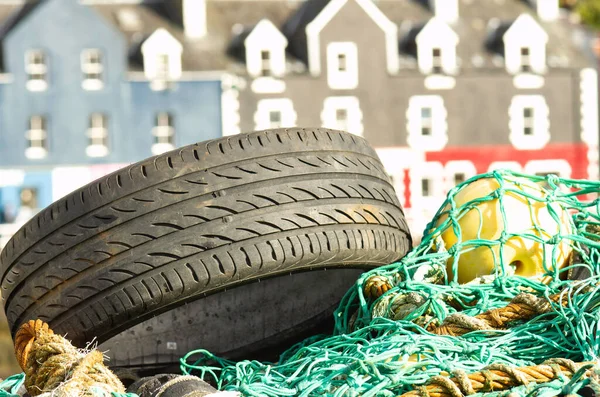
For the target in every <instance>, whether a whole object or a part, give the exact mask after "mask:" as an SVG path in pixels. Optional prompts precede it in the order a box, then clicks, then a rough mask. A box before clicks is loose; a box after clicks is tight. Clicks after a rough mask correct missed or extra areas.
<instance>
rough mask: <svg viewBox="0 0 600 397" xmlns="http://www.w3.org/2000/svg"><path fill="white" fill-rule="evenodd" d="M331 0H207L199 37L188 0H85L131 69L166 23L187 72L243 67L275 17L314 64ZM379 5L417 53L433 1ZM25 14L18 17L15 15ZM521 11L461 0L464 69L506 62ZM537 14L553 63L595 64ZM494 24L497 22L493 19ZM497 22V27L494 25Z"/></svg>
mask: <svg viewBox="0 0 600 397" xmlns="http://www.w3.org/2000/svg"><path fill="white" fill-rule="evenodd" d="M73 1H77V0H73ZM330 1H335V0H227V1H223V0H206V3H207V16H208V18H207V24H208V26H207V31H208V33H207V35H206V36H205V37H204V38H201V39H194V40H190V39H188V38H186V37H185V34H184V30H183V25H182V12H181V11H182V8H181V7H182V0H143V1H141V2H139V3H136V2H131V1H125V0H124V1H123V2H122V3H118V2H117V0H115V1H111V2H106V1H102V0H84V4H89V7H92V8H93V9H94V10H95V11H97V12H98V13H99V14H101V15H102V16H103V17H105V18H106V19H107V20H108V21H109V22H111V24H112V25H113V26H114V27H115V29H117V30H119V31H120V32H121V34H122V35H123V36H124V37H125V38H126V41H127V43H128V46H129V53H130V58H129V59H130V69H131V70H141V68H142V62H141V45H142V43H143V42H144V40H146V39H147V38H148V37H149V36H150V35H151V34H152V33H153V32H155V31H156V30H157V29H159V28H162V29H165V30H166V31H168V32H169V34H171V35H172V36H173V37H174V38H175V39H177V40H178V41H179V42H180V43H182V45H183V54H182V67H183V70H184V71H215V70H231V69H232V68H233V69H235V68H237V67H239V66H240V65H239V63H240V62H244V56H245V50H244V40H245V39H246V38H247V36H248V35H249V34H250V33H251V32H252V29H253V28H254V26H256V25H257V24H258V23H259V22H260V21H261V20H262V19H268V20H269V21H271V22H272V23H273V24H274V25H275V26H276V27H278V28H280V30H281V32H282V33H283V34H284V35H285V37H286V38H287V40H288V46H287V53H288V55H289V56H290V57H289V59H288V61H292V62H297V60H300V62H302V63H304V64H305V65H308V45H307V38H306V26H307V25H308V24H310V23H311V22H312V21H314V20H315V18H317V17H318V15H319V14H320V13H321V12H322V11H323V9H324V8H325V7H326V6H327V5H328V4H329V3H330ZM352 1H355V0H352ZM36 3H37V1H34V2H29V3H28V4H27V5H26V6H25V7H24V8H23V9H21V6H19V5H16V6H15V5H14V4H13V5H11V6H8V5H3V4H2V3H1V2H0V32H3V33H4V34H5V33H6V32H7V31H10V30H11V29H12V27H14V26H16V24H18V23H19V22H20V21H21V20H22V19H23V18H24V17H25V16H26V15H28V13H29V12H31V10H33V9H34V8H35V4H36ZM11 4H12V3H11ZM374 4H375V5H374V6H376V7H377V8H378V9H379V10H380V11H381V14H382V15H385V17H386V18H387V19H389V20H391V21H392V22H393V23H394V24H395V25H396V26H398V28H399V29H398V40H397V42H396V43H395V47H396V48H397V49H398V51H399V53H400V57H401V59H403V58H402V57H405V58H406V59H407V60H409V58H412V57H414V54H416V51H415V48H414V45H415V39H416V37H417V34H419V32H421V30H422V29H423V27H424V26H425V25H427V22H428V21H429V20H430V19H431V18H432V17H433V13H432V11H431V9H430V8H429V7H428V5H427V1H426V0H377V1H376V2H375V3H374ZM19 10H21V11H19ZM121 10H127V11H129V12H130V15H131V13H133V15H135V16H136V17H135V18H134V19H137V20H138V21H139V26H140V27H139V28H136V29H127V28H126V27H125V26H123V24H122V22H119V18H118V14H119V11H121ZM17 11H19V12H18V14H14V13H15V12H17ZM521 14H528V15H535V10H534V9H532V8H531V7H530V6H529V5H528V4H526V2H524V1H517V0H514V1H505V2H503V3H502V4H499V2H498V1H497V0H473V1H470V2H461V4H460V17H459V20H458V21H457V22H456V23H454V24H453V25H452V30H453V31H454V32H455V33H456V34H457V35H458V37H459V38H460V41H459V44H458V46H457V57H458V59H460V60H461V69H463V70H465V69H470V68H494V69H496V68H499V67H502V66H503V65H502V64H501V63H498V60H499V59H500V57H499V56H498V55H501V54H503V45H504V43H503V40H502V37H503V35H504V33H506V31H507V30H508V28H509V27H510V26H511V25H512V24H513V22H515V20H516V19H517V17H518V16H519V15H521ZM9 16H10V18H8V17H9ZM531 18H532V19H534V20H536V22H537V23H538V24H539V25H540V26H541V27H542V28H543V29H544V31H545V32H546V33H547V35H548V37H549V40H548V43H547V54H548V61H549V63H550V66H551V67H552V60H553V59H555V60H556V59H559V58H560V59H562V60H567V61H568V66H570V67H583V66H593V64H592V62H591V60H589V59H587V58H586V56H585V55H584V53H583V52H582V51H581V50H580V49H579V48H578V47H577V46H575V45H573V40H572V36H573V32H574V30H573V28H572V27H571V26H569V25H568V23H567V22H566V21H556V22H539V21H537V17H535V16H534V17H531ZM122 19H123V18H122ZM124 19H126V18H124ZM3 21H4V25H2V22H3ZM490 21H497V23H496V24H495V25H494V23H492V24H490ZM492 25H493V26H494V29H488V26H492ZM1 37H2V36H0V38H1ZM475 58H477V62H475ZM411 62H412V61H411ZM565 62H566V61H565ZM411 65H412V63H410V62H409V63H406V64H405V65H404V66H403V68H401V69H400V73H401V74H403V73H415V72H417V70H418V69H417V68H416V66H411ZM411 68H412V69H411Z"/></svg>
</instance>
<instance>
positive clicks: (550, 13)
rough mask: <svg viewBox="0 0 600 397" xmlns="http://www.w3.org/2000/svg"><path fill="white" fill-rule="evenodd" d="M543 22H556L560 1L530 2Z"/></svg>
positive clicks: (537, 0)
mask: <svg viewBox="0 0 600 397" xmlns="http://www.w3.org/2000/svg"><path fill="white" fill-rule="evenodd" d="M530 1H531V5H532V6H533V7H534V8H535V11H536V12H537V14H538V17H539V18H540V19H541V20H542V21H555V20H556V19H558V16H559V0H530Z"/></svg>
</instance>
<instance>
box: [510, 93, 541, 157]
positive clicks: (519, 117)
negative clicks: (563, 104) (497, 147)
mask: <svg viewBox="0 0 600 397" xmlns="http://www.w3.org/2000/svg"><path fill="white" fill-rule="evenodd" d="M549 113H550V111H549V109H548V105H547V103H546V99H545V98H544V97H543V96H542V95H516V96H514V97H513V99H512V101H511V104H510V108H509V110H508V115H509V120H510V121H509V128H510V135H509V140H510V141H511V143H512V144H513V146H514V147H515V148H516V149H518V150H539V149H542V148H543V147H544V146H546V144H547V143H548V142H549V141H550V121H549Z"/></svg>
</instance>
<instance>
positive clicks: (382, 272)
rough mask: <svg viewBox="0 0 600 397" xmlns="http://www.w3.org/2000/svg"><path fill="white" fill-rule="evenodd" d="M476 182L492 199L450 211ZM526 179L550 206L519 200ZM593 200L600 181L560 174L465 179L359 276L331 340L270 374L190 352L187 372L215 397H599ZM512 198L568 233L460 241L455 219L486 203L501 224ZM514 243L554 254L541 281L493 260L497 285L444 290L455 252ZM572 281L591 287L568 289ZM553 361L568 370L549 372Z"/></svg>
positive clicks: (599, 267) (324, 338)
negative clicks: (562, 251)
mask: <svg viewBox="0 0 600 397" xmlns="http://www.w3.org/2000/svg"><path fill="white" fill-rule="evenodd" d="M481 178H494V179H495V180H496V181H497V182H498V186H499V187H498V189H496V190H495V191H493V192H491V193H490V194H488V195H487V196H485V197H479V198H476V199H473V200H471V201H470V202H467V203H465V204H463V205H461V206H459V205H457V204H456V201H455V196H456V194H457V193H458V192H460V191H461V189H463V188H465V187H466V186H468V185H469V184H470V183H473V182H475V181H477V180H479V179H481ZM524 179H525V180H526V181H527V183H535V184H540V186H541V185H542V184H543V185H544V188H543V189H544V191H545V192H546V193H545V195H544V196H541V197H538V196H533V195H531V194H529V193H527V191H526V190H525V189H519V188H518V186H519V184H520V183H522V182H521V181H522V180H524ZM599 192H600V182H599V181H585V180H573V179H561V178H558V177H557V176H555V175H548V176H546V177H539V176H533V175H525V174H521V173H516V172H512V171H506V170H501V171H494V172H492V173H488V174H482V175H478V176H476V177H474V178H471V179H470V180H468V181H466V182H464V183H462V184H460V185H458V186H457V187H455V188H453V189H451V190H450V192H449V193H448V197H447V199H446V201H445V202H444V203H442V205H441V206H440V210H439V211H438V212H437V213H436V214H435V216H434V217H433V219H432V220H431V222H430V223H429V225H427V227H426V228H425V233H424V237H423V239H422V241H421V243H420V245H419V246H417V247H415V248H414V249H413V250H411V251H410V252H409V253H408V255H407V256H406V257H404V258H403V259H402V260H401V261H399V262H398V263H393V264H390V265H388V266H383V267H380V268H377V269H374V270H371V271H369V272H366V273H364V274H363V275H361V276H360V278H359V279H358V280H357V281H356V283H355V285H354V286H353V287H352V288H351V289H350V290H349V291H348V292H347V294H346V295H345V296H344V298H343V299H342V301H341V303H340V305H339V307H338V309H337V310H336V311H335V313H334V320H335V322H336V326H335V332H334V334H333V335H321V336H315V337H312V338H309V339H307V340H305V341H303V342H302V343H299V344H298V345H296V346H293V347H292V348H290V349H289V350H287V351H286V352H284V353H283V354H282V355H281V356H280V358H279V360H278V361H277V362H276V363H266V362H258V361H249V360H244V361H239V362H234V361H229V360H225V359H222V358H220V357H217V356H215V355H214V354H212V353H210V352H208V351H206V350H194V351H191V352H189V353H188V354H187V355H185V356H184V357H183V358H182V359H181V368H182V371H183V372H184V373H187V374H197V375H198V376H200V377H204V378H208V380H212V381H214V382H215V383H216V384H217V386H218V388H219V389H220V390H230V391H240V392H242V393H243V394H244V395H247V396H264V397H280V396H299V397H308V396H332V397H342V396H344V397H346V396H348V397H354V396H361V397H362V396H364V397H395V396H400V395H402V394H404V393H412V394H411V395H412V396H415V397H416V396H417V395H418V396H419V397H420V396H422V395H424V394H423V393H424V392H425V391H427V392H428V393H429V397H450V396H452V397H457V396H458V393H457V390H458V391H459V392H460V394H461V395H465V394H470V393H472V392H476V393H482V392H484V390H488V389H486V387H485V386H486V384H488V385H489V386H494V388H493V390H494V391H490V393H500V392H506V393H508V392H511V393H515V394H514V396H518V397H524V396H538V397H555V396H558V395H560V394H564V395H568V394H573V393H575V392H576V391H577V390H579V389H580V388H582V387H586V386H590V385H592V386H594V387H596V386H598V392H599V393H600V385H598V382H597V379H596V378H597V376H596V375H594V376H591V375H590V374H595V373H596V372H597V371H598V368H596V364H595V363H598V362H599V358H600V286H599V284H600V237H599V235H600V215H599V214H600V199H598V193H599ZM507 194H511V195H513V196H518V197H521V198H522V199H523V200H524V201H525V202H529V203H534V202H544V203H547V205H548V206H549V207H548V208H550V209H549V214H550V216H551V218H552V219H554V221H555V222H556V223H557V224H559V223H560V222H562V221H561V218H560V217H559V216H558V215H557V214H556V212H555V211H554V210H553V209H552V207H551V205H552V206H560V207H561V208H562V209H564V210H565V211H567V213H568V214H570V218H569V219H568V222H569V228H567V229H564V228H563V229H561V228H556V229H555V230H554V231H552V230H542V226H540V225H537V224H536V225H535V232H536V233H533V232H531V231H523V232H522V233H508V232H507V231H505V232H504V233H502V234H501V235H500V237H498V238H497V239H484V238H480V237H478V238H475V239H472V240H469V241H463V240H461V238H460V236H461V235H462V234H461V229H460V224H459V222H458V220H459V219H461V217H462V216H464V214H465V213H467V212H468V211H469V210H471V209H473V208H477V206H478V205H479V204H481V203H485V202H486V201H489V200H498V203H499V207H500V215H501V217H502V219H504V220H506V219H508V218H509V217H510V213H507V209H506V208H505V207H504V204H503V203H504V197H505V196H506V195H507ZM482 216H483V215H482ZM438 220H443V221H440V222H438ZM504 224H506V223H504ZM450 228H451V229H452V230H453V231H454V234H455V235H456V236H458V242H457V243H456V244H454V245H453V246H451V247H446V246H445V245H444V243H443V241H441V240H440V235H441V234H442V233H443V232H444V231H446V230H448V229H450ZM560 230H568V232H560ZM511 236H512V237H515V236H518V237H520V238H522V239H523V240H524V241H533V242H535V243H537V244H539V245H540V247H541V249H543V250H544V251H548V252H549V253H550V255H548V257H552V258H553V259H552V261H551V263H544V266H545V268H544V274H543V275H542V277H540V278H526V277H521V276H518V275H515V274H514V271H513V270H514V269H512V268H511V267H510V263H507V262H506V261H504V259H503V257H502V250H499V252H500V254H499V255H497V256H495V257H494V259H495V267H494V270H493V274H491V275H489V276H485V277H482V278H481V279H478V280H476V282H471V283H468V284H458V283H456V282H454V281H450V280H456V279H457V277H456V272H457V270H458V269H457V266H453V267H452V274H448V272H449V271H450V270H447V267H446V264H447V263H448V261H449V260H453V264H455V265H456V264H457V263H458V258H459V257H460V255H461V253H463V252H466V251H468V250H472V249H474V248H478V247H494V246H500V247H502V246H503V245H504V244H506V242H507V240H508V238H509V237H511ZM560 242H567V243H568V245H569V247H570V248H571V250H572V256H571V259H570V261H569V262H568V263H567V265H566V267H564V268H562V269H559V268H558V267H557V266H555V260H556V259H555V258H556V257H557V253H556V252H555V251H556V249H555V248H556V246H557V245H558V243H560ZM544 258H546V256H544ZM471 265H472V266H477V264H471ZM570 274H586V275H589V277H588V276H586V277H587V278H586V279H585V280H570V279H569V277H568V276H567V275H570ZM556 358H560V359H562V360H570V361H562V362H554V363H552V362H549V361H548V360H551V359H556ZM570 362H575V363H582V364H581V365H583V364H584V363H591V364H589V365H583V366H581V367H580V368H579V367H578V368H579V371H578V372H577V374H576V375H574V376H572V377H571V378H569V376H570V374H573V372H574V371H575V370H576V369H577V368H576V367H571V366H570V364H569V365H567V364H566V363H570ZM449 374H454V379H453V380H451V378H449ZM469 374H470V375H469ZM486 382H487V383H486ZM538 382H539V383H538ZM440 385H442V386H440ZM519 385H520V386H519ZM513 386H514V387H513ZM427 387H429V389H427ZM444 387H446V388H445V389H444ZM511 387H512V388H511ZM502 388H504V389H502ZM489 390H492V389H489ZM425 396H426V395H425ZM490 397H492V396H490ZM494 397H505V395H501V394H498V395H497V396H496V395H494Z"/></svg>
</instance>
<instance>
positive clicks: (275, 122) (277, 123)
mask: <svg viewBox="0 0 600 397" xmlns="http://www.w3.org/2000/svg"><path fill="white" fill-rule="evenodd" d="M269 123H270V125H271V126H270V128H279V127H281V111H280V110H271V111H270V112H269Z"/></svg>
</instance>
